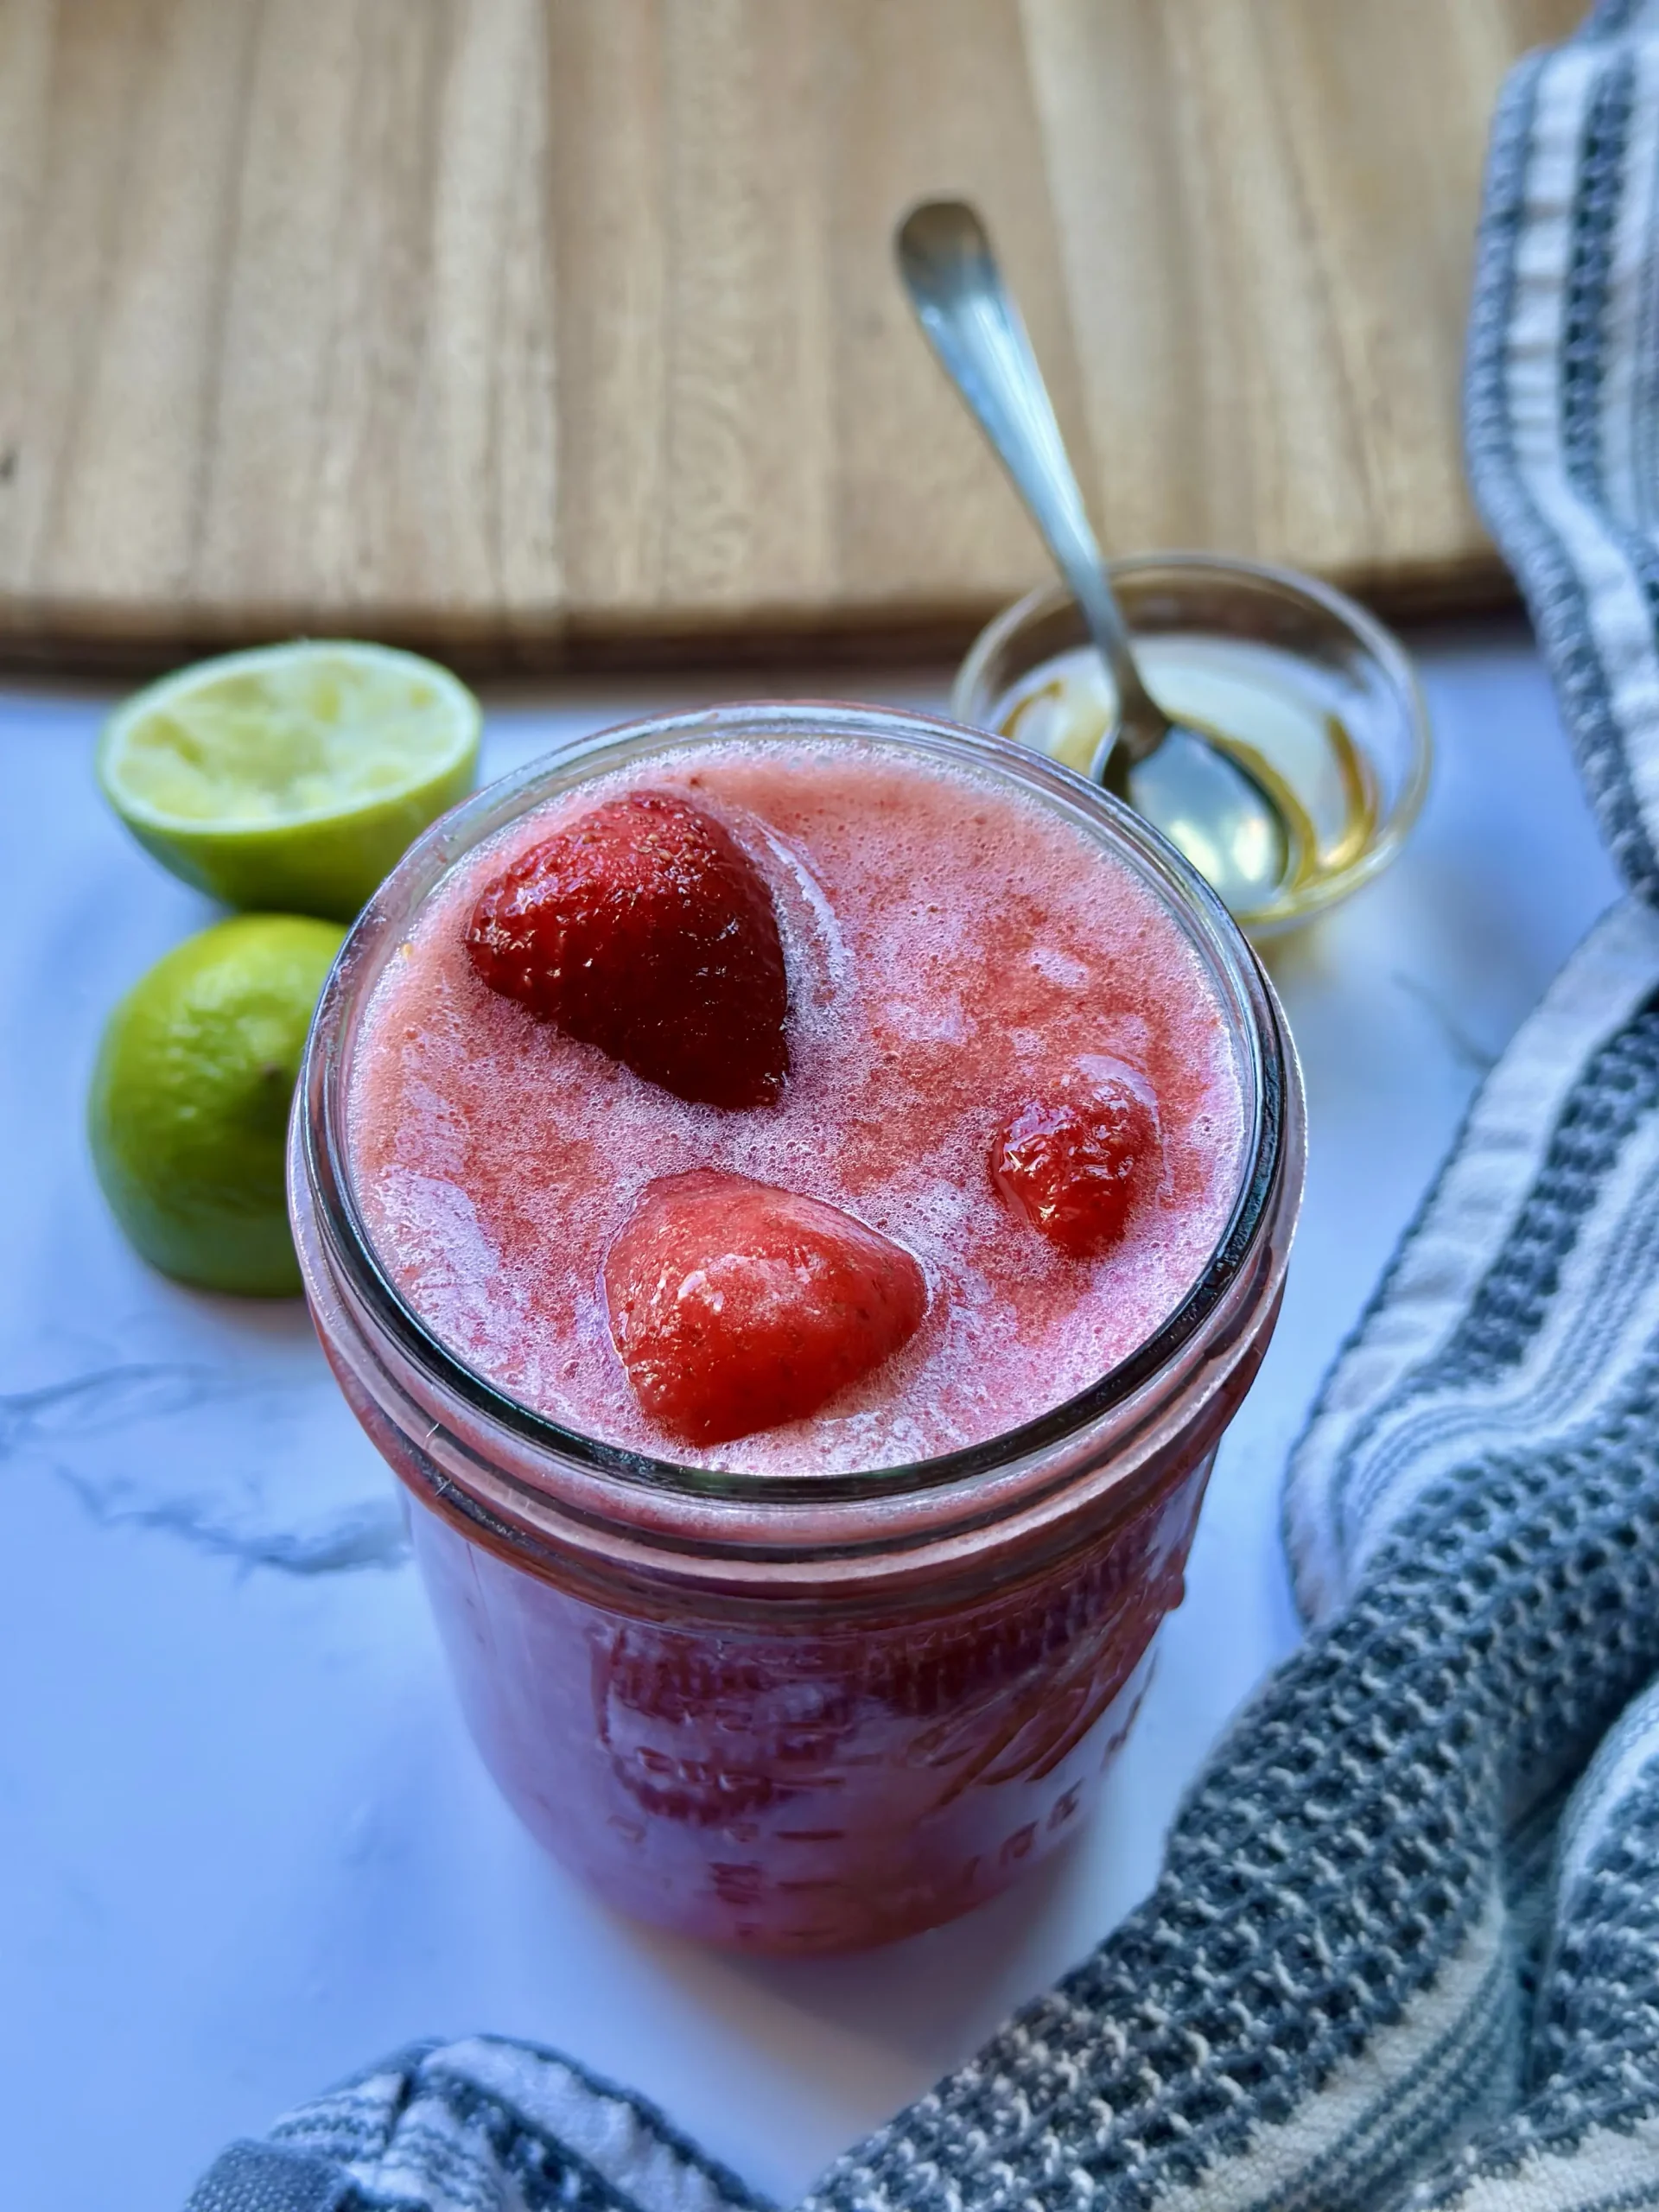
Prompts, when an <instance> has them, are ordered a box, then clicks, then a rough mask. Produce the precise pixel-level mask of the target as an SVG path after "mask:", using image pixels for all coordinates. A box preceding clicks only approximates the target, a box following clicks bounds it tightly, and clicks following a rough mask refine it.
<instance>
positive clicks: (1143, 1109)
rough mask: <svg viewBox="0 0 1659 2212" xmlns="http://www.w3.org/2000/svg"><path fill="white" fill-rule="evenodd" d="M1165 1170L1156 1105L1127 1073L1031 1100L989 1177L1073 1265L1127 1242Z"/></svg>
mask: <svg viewBox="0 0 1659 2212" xmlns="http://www.w3.org/2000/svg"><path fill="white" fill-rule="evenodd" d="M1162 1170H1163V1144H1162V1140H1161V1138H1160V1135H1159V1131H1158V1114H1157V1109H1156V1106H1155V1104H1154V1101H1153V1099H1152V1096H1151V1094H1150V1093H1149V1091H1148V1090H1147V1086H1146V1085H1145V1084H1144V1083H1142V1082H1141V1081H1140V1079H1139V1078H1138V1077H1136V1076H1135V1074H1134V1073H1133V1072H1132V1071H1130V1070H1129V1069H1128V1068H1121V1069H1116V1070H1109V1071H1103V1072H1096V1073H1093V1074H1091V1075H1090V1076H1089V1077H1086V1078H1084V1079H1081V1080H1078V1081H1075V1082H1073V1083H1071V1084H1068V1085H1067V1087H1066V1090H1065V1092H1064V1093H1063V1094H1060V1095H1058V1096H1049V1097H1046V1098H1042V1099H1033V1100H1027V1103H1025V1104H1024V1105H1022V1106H1021V1107H1020V1108H1019V1109H1018V1110H1017V1111H1016V1112H1015V1113H1014V1114H1012V1115H1011V1116H1009V1117H1008V1119H1007V1121H1006V1122H1004V1123H1003V1125H1002V1127H1001V1128H1000V1129H999V1130H998V1131H997V1133H996V1136H995V1140H994V1141H993V1143H992V1146H991V1178H992V1180H993V1181H994V1182H995V1185H996V1187H997V1188H998V1190H999V1191H1001V1193H1002V1195H1003V1197H1004V1198H1006V1199H1007V1201H1008V1203H1009V1205H1011V1206H1013V1207H1014V1210H1015V1211H1016V1212H1017V1213H1019V1214H1020V1215H1021V1216H1023V1217H1024V1218H1025V1219H1026V1220H1027V1221H1028V1222H1029V1223H1030V1224H1031V1226H1032V1227H1033V1229H1035V1230H1039V1232H1040V1233H1041V1234H1042V1235H1043V1236H1046V1237H1047V1239H1048V1241H1049V1242H1050V1243H1051V1244H1058V1247H1059V1248H1060V1249H1061V1251H1063V1252H1069V1253H1070V1254H1071V1256H1072V1258H1073V1259H1079V1260H1082V1259H1090V1258H1093V1257H1094V1256H1095V1255H1096V1254H1098V1253H1101V1252H1103V1251H1106V1250H1107V1249H1109V1247H1110V1246H1112V1245H1113V1244H1116V1243H1117V1242H1118V1240H1119V1239H1120V1238H1121V1237H1122V1235H1123V1233H1124V1230H1125V1228H1126V1227H1127V1225H1128V1219H1129V1216H1130V1214H1131V1213H1132V1212H1133V1211H1135V1207H1136V1206H1138V1205H1140V1204H1141V1202H1142V1201H1143V1200H1144V1199H1145V1198H1147V1196H1148V1194H1149V1193H1150V1192H1152V1191H1153V1190H1154V1189H1155V1188H1156V1186H1157V1183H1158V1178H1159V1176H1160V1173H1162Z"/></svg>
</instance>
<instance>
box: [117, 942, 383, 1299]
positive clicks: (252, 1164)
mask: <svg viewBox="0 0 1659 2212" xmlns="http://www.w3.org/2000/svg"><path fill="white" fill-rule="evenodd" d="M344 937H345V931H343V930H342V929H340V928H339V927H338V926H337V925H335V924H334V923H332V922H318V921H310V920H308V919H307V918H305V917H303V916H302V915H298V914H238V915H237V916H236V917H235V918H233V919H232V920H231V921H228V922H219V924H217V925H215V926H214V927H213V929H210V930H203V931H201V933H200V936H198V937H193V938H187V939H186V940H185V942H184V943H183V944H180V945H175V947H174V949H173V950H172V951H171V952H169V953H168V954H166V955H165V956H164V957H162V959H160V960H158V961H157V962H156V965H155V966H154V967H153V968H152V969H150V970H149V974H148V975H147V976H143V978H141V980H140V981H139V982H137V983H136V984H135V985H134V986H133V988H132V989H131V990H130V991H129V992H128V994H127V995H126V997H125V998H124V999H123V1000H122V1001H121V1003H120V1005H119V1006H118V1007H116V1009H115V1011H114V1013H113V1014H111V1016H110V1019H109V1022H108V1024H107V1026H106V1027H105V1031H104V1041H103V1043H102V1045H101V1046H99V1055H98V1065H97V1066H96V1068H95V1069H94V1070H93V1071H92V1098H91V1101H90V1106H89V1111H88V1117H87V1118H88V1132H89V1135H90V1136H91V1139H92V1165H93V1166H94V1167H95V1168H96V1169H97V1171H98V1179H99V1183H100V1184H102V1185H103V1188H104V1195H105V1198H107V1199H108V1200H109V1202H110V1205H111V1211H113V1212H114V1215H115V1217H116V1219H117V1220H118V1222H119V1223H120V1224H121V1226H122V1228H123V1229H124V1230H125V1231H126V1233H127V1235H128V1236H130V1238H131V1240H132V1242H133V1243H134V1244H135V1245H136V1246H137V1249H138V1250H139V1251H140V1252H141V1253H143V1256H144V1258H145V1259H147V1260H148V1261H149V1262H150V1264H151V1265H152V1266H153V1267H157V1268H161V1270H162V1273H163V1274H169V1275H177V1276H178V1277H179V1278H180V1280H181V1281H184V1282H194V1283H200V1285H201V1286H202V1287H203V1288H204V1289H207V1290H238V1291H248V1292H252V1293H255V1294H263V1295H265V1296H277V1295H280V1294H283V1293H284V1292H289V1291H296V1290H298V1288H299V1287H300V1270H299V1263H298V1262H297V1261H296V1259H295V1257H294V1244H293V1240H292V1238H291V1237H290V1236H289V1229H288V1209H287V1206H286V1205H285V1203H284V1198H283V1154H284V1151H285V1138H286V1134H287V1128H288V1109H289V1100H290V1099H291V1098H292V1096H293V1095H294V1084H295V1080H296V1077H297V1076H298V1074H299V1070H300V1055H301V1053H302V1052H303V1050H304V1048H305V1033H306V1031H307V1029H308V1027H310V1022H311V1014H312V1009H313V1008H314V1007H315V1005H316V1002H317V995H318V993H319V992H320V991H321V988H322V984H323V979H324V977H325V976H327V973H328V969H329V967H330V966H331V964H332V963H333V961H334V955H335V953H336V952H337V951H338V950H340V944H341V941H342V939H343V938H344Z"/></svg>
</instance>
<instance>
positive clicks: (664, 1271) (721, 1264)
mask: <svg viewBox="0 0 1659 2212" xmlns="http://www.w3.org/2000/svg"><path fill="white" fill-rule="evenodd" d="M605 1296H606V1301H607V1306H608V1308H609V1312H610V1322H611V1335H612V1338H613V1340H614V1342H615V1344H616V1349H617V1353H618V1356H619V1357H620V1359H621V1362H622V1364H623V1366H624V1368H625V1369H626V1370H627V1376H628V1381H629V1382H630V1383H631V1384H632V1388H633V1392H634V1395H635V1396H636V1397H637V1398H638V1399H639V1403H640V1405H641V1406H642V1407H643V1408H644V1409H645V1412H646V1413H647V1414H650V1415H651V1417H652V1420H653V1421H658V1422H660V1423H661V1425H662V1426H663V1427H664V1428H666V1429H668V1430H670V1431H671V1432H672V1433H674V1434H675V1435H677V1436H680V1437H683V1438H685V1439H686V1440H688V1441H689V1442H691V1443H695V1444H722V1443H726V1442H728V1441H729V1440H731V1439H732V1438H734V1437H738V1436H748V1435H751V1434H753V1432H754V1431H755V1430H756V1429H761V1428H775V1427H779V1426H781V1424H782V1423H784V1422H785V1421H800V1420H802V1419H804V1417H805V1416H806V1415H807V1414H813V1413H816V1412H817V1410H818V1408H819V1407H820V1406H822V1405H823V1404H824V1403H825V1402H826V1401H828V1400H829V1399H830V1398H833V1397H834V1396H835V1395H836V1392H837V1391H839V1390H842V1389H846V1387H847V1386H848V1384H849V1383H855V1382H856V1381H857V1380H858V1379H859V1377H860V1376H862V1375H868V1373H869V1372H870V1370H871V1369H872V1368H875V1367H879V1366H880V1363H881V1362H882V1361H883V1360H885V1359H887V1358H889V1357H891V1356H892V1355H893V1353H894V1352H895V1351H898V1350H899V1346H900V1345H901V1344H906V1343H907V1342H908V1341H909V1339H910V1338H911V1337H912V1336H913V1335H914V1334H915V1332H916V1329H917V1326H918V1323H919V1322H920V1320H921V1318H922V1315H923V1313H925V1311H926V1308H927V1283H926V1280H925V1277H924V1275H923V1274H922V1271H921V1269H920V1268H919V1267H918V1265H917V1264H916V1262H915V1261H914V1260H913V1259H912V1257H911V1255H910V1254H909V1253H908V1252H906V1250H905V1249H903V1247H902V1246H901V1245H898V1244H895V1243H893V1242H892V1241H891V1240H890V1239H889V1238H887V1237H886V1236H880V1234H879V1233H878V1232H877V1231H876V1230H874V1229H871V1228H868V1226H867V1225H866V1224H864V1223H863V1222H861V1221H858V1220H855V1218H854V1217H853V1216H852V1215H851V1214H849V1213H843V1212H842V1210H841V1208H840V1207H839V1206H831V1205H824V1204H823V1202H822V1200H820V1199H817V1198H801V1197H799V1196H798V1195H797V1194H796V1193H795V1192H792V1191H780V1190H778V1189H776V1188H775V1187H774V1186H773V1185H770V1184H766V1183H755V1182H751V1181H750V1180H749V1179H747V1177H744V1176H737V1175H721V1174H716V1173H712V1172H711V1171H709V1170H707V1169H700V1170H696V1171H695V1172H694V1173H690V1174H689V1175H673V1176H670V1177H667V1178H666V1179H664V1180H663V1181H661V1182H657V1183H652V1185H649V1186H648V1188H647V1190H646V1192H645V1197H644V1199H643V1200H642V1202H641V1204H640V1205H639V1211H637V1212H636V1213H635V1214H634V1216H633V1217H632V1220H630V1222H629V1223H628V1224H627V1226H626V1228H625V1229H624V1230H623V1231H622V1233H621V1235H620V1236H619V1237H618V1238H617V1240H616V1242H615V1243H614V1244H613V1245H612V1247H611V1249H610V1252H609V1254H608V1255H607V1258H606V1262H605Z"/></svg>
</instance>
